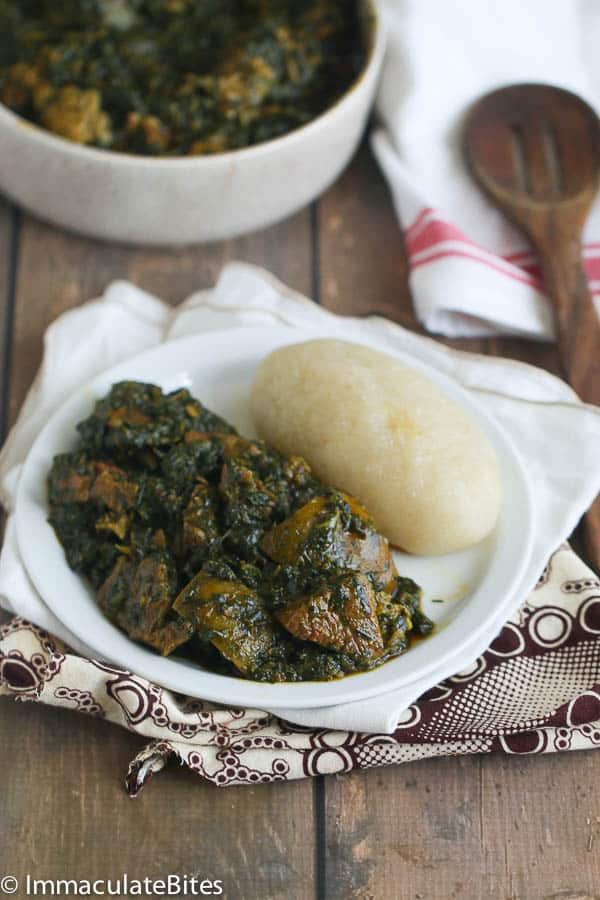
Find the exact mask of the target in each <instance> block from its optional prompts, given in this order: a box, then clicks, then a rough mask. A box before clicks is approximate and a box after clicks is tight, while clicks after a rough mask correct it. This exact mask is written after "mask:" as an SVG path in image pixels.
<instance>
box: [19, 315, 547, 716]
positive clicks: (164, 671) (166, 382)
mask: <svg viewBox="0 0 600 900" xmlns="http://www.w3.org/2000/svg"><path fill="white" fill-rule="evenodd" d="M324 336H331V333H327V330H326V329H322V330H321V331H316V330H315V331H312V330H305V329H300V328H298V327H291V326H287V325H277V326H258V325H255V326H243V327H239V328H229V329H225V330H222V331H213V332H208V333H204V334H200V335H193V336H188V337H183V338H179V339H177V340H174V341H169V342H167V343H164V344H161V345H159V346H158V347H156V348H153V349H151V350H148V351H145V352H144V353H142V354H140V355H138V356H136V357H133V358H131V359H130V360H127V361H125V362H123V363H120V364H118V365H117V366H115V367H113V368H111V369H109V370H108V371H106V372H103V373H101V374H100V375H98V376H97V377H96V378H94V379H93V380H92V381H91V382H90V383H89V384H87V385H85V386H83V387H82V388H80V389H79V390H78V391H77V392H76V393H75V394H73V395H72V396H71V397H70V398H69V399H68V400H67V401H66V402H65V403H64V404H63V405H62V406H61V407H60V408H59V409H58V410H57V411H56V412H55V413H54V414H53V415H52V416H51V417H50V419H49V421H48V422H47V423H46V425H45V427H44V428H43V429H42V431H41V432H40V434H39V435H38V437H37V438H36V440H35V442H34V443H33V446H32V447H31V450H30V452H29V454H28V456H27V458H26V460H25V463H24V465H23V469H22V472H21V476H20V481H19V487H18V493H17V503H16V531H17V540H18V544H19V549H20V552H21V556H22V558H23V561H24V564H25V567H26V569H27V572H28V574H29V576H30V578H31V580H32V582H33V584H34V585H35V587H36V589H37V590H38V592H39V593H40V595H41V596H42V598H43V600H44V602H45V603H46V604H47V606H48V607H49V608H50V609H51V610H52V612H53V613H54V614H55V615H56V616H57V618H58V619H59V620H60V621H61V622H62V624H63V625H64V626H65V627H66V628H68V629H69V631H70V632H72V634H74V635H75V636H76V637H77V638H79V640H81V641H82V642H83V643H85V644H86V645H87V646H88V647H90V648H91V649H92V650H93V651H94V652H95V653H97V654H99V656H100V658H102V659H103V660H108V661H110V662H112V663H114V664H116V665H118V666H120V667H123V666H125V667H127V668H128V669H129V670H131V671H132V672H133V673H135V674H137V675H139V676H142V677H145V678H147V679H148V680H150V681H152V682H154V683H157V684H159V685H162V686H163V687H166V688H169V689H171V690H174V691H177V692H178V693H181V694H186V695H189V696H193V697H199V698H202V699H206V700H211V701H215V702H219V703H226V704H229V705H234V706H246V707H248V706H250V707H254V708H269V707H272V708H280V709H286V708H287V709H298V708H317V707H327V706H333V705H337V704H341V703H350V702H355V701H357V700H363V699H367V698H369V697H374V696H376V695H379V694H383V693H388V692H390V691H393V690H396V689H399V688H405V687H408V686H409V685H410V684H412V683H413V682H415V681H417V680H420V679H422V678H424V677H431V678H433V675H434V673H435V671H437V670H442V668H443V667H447V666H448V664H449V662H450V661H451V660H452V659H454V658H455V657H456V659H457V668H459V667H460V663H458V660H459V659H460V658H461V654H462V653H463V651H464V650H465V649H467V650H468V646H470V645H472V644H473V643H474V641H475V640H476V638H477V636H478V635H479V634H481V633H483V632H484V630H485V628H486V625H487V624H488V623H489V622H490V621H491V619H492V618H493V617H495V616H498V615H499V613H500V610H501V609H502V608H506V610H507V614H508V611H509V610H510V609H511V608H512V606H513V605H514V599H515V598H514V595H515V591H516V590H517V589H518V587H519V586H520V583H521V580H522V577H523V574H524V572H525V568H526V566H527V562H528V560H529V558H530V554H531V549H532V542H533V506H532V499H531V493H530V489H529V484H528V481H527V477H526V474H525V471H524V468H523V464H522V462H521V460H520V457H519V454H518V452H517V450H516V449H515V447H514V446H513V443H512V441H511V440H510V437H509V436H508V435H507V434H506V432H505V431H504V429H503V428H502V427H501V426H500V425H499V424H498V422H497V421H495V419H493V418H492V417H491V416H490V415H489V414H488V413H487V412H486V410H485V409H484V407H483V406H482V405H481V403H480V402H479V401H478V400H477V399H475V398H473V397H472V396H470V395H469V394H468V393H467V392H466V391H465V390H464V389H463V388H462V387H461V386H460V385H459V384H458V383H457V382H456V381H454V380H453V379H451V378H450V377H448V376H446V375H445V374H443V373H441V372H439V371H438V370H437V369H435V368H434V367H432V366H430V365H429V364H427V363H424V362H423V361H421V360H420V359H418V358H416V357H414V356H412V355H410V354H408V353H404V352H401V351H398V350H395V349H394V348H391V347H389V346H388V345H387V344H385V343H384V342H382V341H378V340H377V338H376V337H373V336H372V335H363V336H359V337H354V336H353V337H352V339H351V340H352V341H353V342H355V343H364V344H367V345H370V346H373V347H376V348H378V349H381V350H383V352H386V353H388V354H389V355H391V356H394V357H396V358H397V359H399V360H401V361H403V362H405V363H406V364H407V365H409V366H412V367H413V368H414V369H417V370H420V371H422V372H423V373H424V374H426V375H427V376H428V377H429V378H430V379H431V380H432V381H434V382H436V383H437V384H438V385H439V386H440V387H441V388H442V389H443V390H444V391H445V392H446V393H447V394H448V395H449V396H450V397H452V398H453V399H454V400H455V402H457V403H459V404H460V405H461V406H462V407H463V408H465V409H466V410H467V411H469V412H470V413H471V415H473V416H474V417H475V418H476V419H477V421H478V422H479V424H480V426H481V427H482V428H483V430H484V432H485V433H486V435H487V436H488V438H489V439H490V440H491V441H492V443H493V445H494V446H495V448H496V450H497V453H498V458H499V462H500V467H501V472H502V480H503V484H504V503H503V507H502V510H501V513H500V518H499V521H498V524H497V526H496V529H495V532H494V534H493V536H492V537H491V538H490V540H492V541H493V552H492V553H491V558H490V562H489V566H488V567H487V569H486V571H485V572H484V574H483V576H482V578H481V580H480V581H479V583H478V584H477V585H476V586H475V587H474V589H473V590H472V591H471V592H470V594H469V597H468V599H467V600H466V601H465V603H464V605H463V606H462V608H461V609H460V610H459V611H458V612H457V614H456V616H455V618H454V619H453V620H452V621H451V622H449V623H448V624H447V625H445V626H444V627H443V628H441V629H440V630H439V631H438V632H437V633H434V634H433V635H432V636H431V637H429V638H427V639H426V640H424V641H420V642H418V643H417V645H416V646H413V647H411V648H410V649H409V651H408V652H407V653H405V654H403V655H402V656H400V657H398V658H396V659H394V660H391V661H390V662H387V663H385V664H384V665H382V666H381V667H379V668H377V669H374V670H372V671H371V672H365V673H360V674H357V675H352V676H348V677H346V678H343V679H340V680H339V681H330V682H301V683H287V682H286V683H283V684H271V683H262V682H254V681H248V680H246V679H242V678H236V677H231V676H224V675H217V674H215V673H213V672H208V671H206V670H204V669H202V668H200V667H199V666H198V665H195V664H193V663H190V662H188V661H183V660H181V659H176V658H174V657H168V658H164V657H161V656H159V655H157V654H156V653H154V652H153V651H152V650H150V649H148V648H145V647H143V646H141V645H139V644H136V643H135V642H134V641H132V640H131V639H130V638H129V637H127V636H126V635H125V634H124V633H123V632H121V631H120V630H119V629H117V628H116V627H115V626H114V625H112V624H111V623H110V622H109V621H108V620H107V619H106V618H105V617H104V615H103V614H102V612H101V610H100V608H99V606H98V605H97V604H96V602H95V601H94V598H93V592H92V590H91V588H89V587H88V586H87V584H86V583H85V582H84V580H83V579H82V578H81V577H80V576H79V575H76V574H75V573H74V572H72V571H71V569H69V567H68V566H67V563H66V561H65V558H64V554H63V550H62V547H61V545H60V544H59V542H58V539H57V538H56V536H55V534H54V531H53V529H52V527H51V526H50V525H49V523H48V521H47V505H46V488H45V484H46V475H47V472H48V470H49V467H50V464H51V460H52V457H53V456H54V454H55V453H58V452H64V451H66V450H68V449H70V448H71V447H72V446H73V443H74V437H75V432H74V425H75V424H76V423H77V422H78V421H80V419H82V418H83V417H85V416H86V415H87V414H89V412H90V411H91V408H92V406H93V403H94V402H95V400H96V399H98V398H99V397H100V396H102V395H103V394H105V393H106V391H107V390H108V389H109V388H110V386H111V385H112V384H113V383H114V382H116V381H119V380H123V379H125V378H132V379H136V380H144V381H152V382H154V383H157V384H159V385H161V386H162V387H166V388H167V389H169V390H170V389H173V388H175V387H177V386H179V385H183V384H186V383H187V384H190V383H191V381H192V380H193V378H191V377H190V374H189V373H190V372H191V371H193V370H194V366H195V367H196V371H197V372H204V377H205V381H206V380H207V377H208V375H207V373H208V372H209V371H213V372H215V371H218V367H219V366H221V367H223V366H224V367H225V368H227V366H230V367H233V371H234V372H235V371H236V370H237V371H238V373H239V372H241V371H242V370H243V367H244V366H246V367H248V366H251V367H252V366H256V365H257V364H258V362H259V361H260V359H262V358H263V357H264V356H265V355H266V354H267V353H269V352H270V351H271V350H273V349H275V348H276V347H279V346H282V345H284V344H291V343H299V342H302V341H304V340H314V339H315V338H319V337H324ZM205 370H206V371H205ZM238 377H239V374H238ZM178 379H179V380H178ZM194 390H195V391H196V392H197V393H199V391H198V387H197V386H196V387H195V388H194ZM199 399H200V400H202V396H200V397H199ZM215 411H216V412H219V409H216V410H215ZM428 563H429V564H431V565H435V557H430V558H427V560H426V561H425V563H424V565H425V564H428ZM490 597H492V598H494V601H493V602H491V603H490V601H489V598H490ZM67 598H68V599H67Z"/></svg>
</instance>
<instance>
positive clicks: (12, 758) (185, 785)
mask: <svg viewBox="0 0 600 900" xmlns="http://www.w3.org/2000/svg"><path fill="white" fill-rule="evenodd" d="M311 220H312V222H313V224H315V225H316V226H317V228H316V231H315V233H314V234H311V227H310V226H311ZM2 235H3V231H2V219H1V218H0V257H1V256H2V252H3V251H2V247H3V246H4V244H3V243H2V242H3V237H2ZM312 246H315V247H316V250H317V253H318V257H319V263H320V265H319V270H318V271H317V269H316V268H315V269H314V271H313V270H312V249H311V248H312ZM232 258H244V259H247V260H250V261H255V262H258V263H262V264H264V265H267V266H268V267H269V268H271V269H272V270H273V271H274V272H275V273H276V274H278V275H279V276H281V277H282V278H283V279H285V280H286V281H287V282H288V283H291V284H292V285H293V286H294V287H297V288H298V289H300V290H303V291H305V292H310V289H311V283H314V286H315V287H316V288H319V287H320V293H321V298H322V300H323V301H324V303H325V304H326V305H327V306H328V307H329V308H330V309H335V310H336V311H337V312H342V313H347V314H352V315H364V314H367V313H371V312H381V313H384V314H385V315H388V316H389V317H390V318H392V319H395V320H396V321H399V322H401V323H402V324H403V325H405V326H406V327H410V328H416V327H417V326H416V323H415V320H414V314H413V311H412V306H411V303H410V294H409V290H408V285H407V270H406V261H405V257H404V252H403V248H402V241H401V238H400V233H399V230H398V227H397V223H396V220H395V216H394V213H393V210H392V207H391V203H390V201H389V198H388V195H387V192H386V189H385V187H384V185H383V182H382V180H381V178H380V176H379V174H378V172H377V170H376V167H375V165H374V163H373V161H372V160H371V158H370V156H369V154H368V152H367V151H365V150H364V149H363V151H361V153H360V155H359V157H358V159H357V161H356V162H355V163H354V164H353V165H352V166H351V168H350V169H349V170H348V171H347V173H346V174H345V175H344V177H343V179H342V180H341V181H340V182H338V184H336V185H335V186H334V187H333V188H332V189H331V190H330V191H329V192H328V193H327V194H326V195H325V197H324V198H323V200H322V201H321V203H320V204H319V208H318V213H317V215H314V214H313V215H312V216H311V214H310V213H309V212H308V211H305V212H303V213H302V214H301V215H299V216H297V217H296V218H295V219H293V220H291V221H290V222H287V223H284V224H282V225H280V226H278V227H277V228H274V229H271V230H269V231H267V232H264V233H262V234H258V235H254V236H252V237H250V238H247V239H245V240H243V241H237V242H231V243H227V244H219V245H215V246H213V247H205V248H193V249H189V250H188V249H185V250H178V251H173V252H169V251H164V252H156V251H151V252H145V251H141V250H132V249H128V248H123V247H118V246H112V245H104V244H98V243H95V242H92V241H88V240H86V239H83V238H78V237H75V236H72V235H66V234H64V233H62V232H59V231H55V230H54V229H52V228H50V227H48V226H46V225H42V224H39V223H37V222H35V221H33V220H31V219H26V220H25V222H24V225H23V229H22V234H21V239H20V256H19V265H18V271H17V306H16V310H15V323H14V324H15V335H14V342H13V344H12V347H13V353H12V376H13V380H12V388H11V410H12V414H13V415H14V414H15V413H16V411H17V409H18V405H19V404H20V402H21V401H22V399H23V397H24V394H25V392H26V390H27V387H28V385H29V383H30V381H31V378H32V376H33V374H34V372H35V369H36V368H37V365H38V363H39V358H40V352H41V338H42V333H43V329H44V327H45V326H46V325H47V324H48V322H49V321H50V320H51V319H52V318H53V317H54V316H55V315H56V314H57V313H59V312H60V311H62V310H64V309H68V308H70V307H72V306H74V305H77V304H78V303H80V302H82V301H83V300H85V299H87V298H88V297H91V296H94V295H97V294H98V293H100V292H101V291H102V289H103V288H104V287H105V285H106V283H107V282H108V281H110V280H111V279H112V278H115V277H128V278H131V279H132V280H134V281H135V282H136V283H138V284H140V285H141V286H142V287H145V288H148V289H149V290H152V291H154V292H156V293H157V294H159V295H161V296H163V297H165V298H166V299H168V300H169V301H170V302H177V301H178V300H180V299H182V298H183V297H184V296H185V295H186V294H188V293H189V292H190V291H192V290H194V289H196V288H197V287H202V286H206V285H208V284H211V283H212V282H213V281H214V278H215V276H216V274H217V273H218V270H219V268H220V267H221V265H222V263H223V262H224V261H225V260H228V259H232ZM1 291H2V281H1V279H0V297H1V296H2V294H1ZM455 345H458V346H460V347H461V348H463V349H473V350H477V351H479V352H489V353H493V354H496V355H503V356H512V357H515V358H519V359H523V360H525V361H529V362H532V363H534V364H535V365H541V366H544V367H546V368H548V369H550V370H551V371H558V365H559V364H558V358H557V353H556V350H555V348H553V347H549V346H547V345H541V344H537V343H529V342H526V341H520V340H494V341H487V342H484V341H461V342H455ZM141 744H142V742H141V741H140V740H139V739H138V738H136V737H135V736H133V735H130V734H128V733H126V732H124V731H122V730H120V729H118V728H115V727H112V726H109V725H106V724H104V723H102V722H98V721H95V720H92V719H87V718H85V717H82V716H78V715H75V714H68V713H65V712H63V711H61V712H58V711H56V710H51V709H45V708H41V707H37V706H34V705H33V704H15V703H10V702H8V701H4V700H1V701H0V873H2V872H14V874H15V875H22V874H23V873H25V872H27V871H31V872H33V873H35V874H36V876H37V877H47V878H49V877H52V876H54V877H59V876H60V877H66V876H67V875H68V876H70V877H75V878H76V877H81V878H83V877H86V878H93V877H98V878H107V877H116V876H117V875H119V874H121V873H122V872H123V871H127V872H128V873H129V874H130V875H131V876H132V877H136V876H138V877H139V876H142V875H151V876H152V875H153V876H156V877H159V876H164V875H165V874H168V873H169V872H177V873H179V874H185V873H188V874H196V875H198V874H206V875H207V877H211V876H212V877H215V878H220V877H222V878H223V880H224V882H225V885H226V887H227V890H226V897H227V898H234V897H235V898H242V900H246V898H248V900H254V898H259V897H260V898H286V900H287V898H289V900H304V898H308V897H311V898H312V897H316V898H317V900H325V898H327V900H337V898H344V900H346V898H348V900H352V898H361V900H388V898H390V900H392V898H393V900H396V898H399V897H401V898H403V900H450V898H453V897H456V898H459V897H460V898H461V900H463V898H464V900H479V898H482V900H483V898H486V900H487V898H491V900H600V872H599V870H598V865H599V860H600V821H597V820H600V801H599V800H598V799H597V791H596V790H595V785H596V784H597V783H598V780H599V778H600V753H585V754H583V753H569V754H563V755H556V756H539V757H535V758H521V757H519V758H517V757H510V758H506V757H500V756H494V757H469V758H451V759H440V760H428V761H423V762H417V763H408V764H405V765H403V766H400V767H397V768H389V769H378V770H370V771H365V772H357V773H353V774H352V775H349V776H345V777H341V778H339V777H332V778H329V779H325V780H319V781H312V782H310V781H304V782H298V783H289V784H286V785H271V786H269V785H266V786H261V787H260V788H248V787H241V788H228V789H226V790H219V789H216V788H213V787H211V786H208V785H205V784H203V783H202V782H201V781H200V780H199V779H198V778H196V777H195V776H192V775H191V774H189V773H187V772H185V771H184V770H182V769H179V768H178V767H177V766H175V765H172V766H171V767H170V769H169V770H168V771H166V772H164V773H162V774H161V775H160V776H158V777H157V779H156V781H155V782H154V783H153V784H151V785H149V787H148V788H147V790H146V791H145V793H144V794H142V796H141V797H140V798H139V799H138V800H136V801H130V800H128V798H127V797H126V796H125V794H124V792H123V790H122V786H121V776H122V774H123V773H124V771H125V768H126V766H127V762H128V761H129V759H130V758H131V756H132V755H133V754H134V753H135V752H136V751H137V750H138V749H139V748H140V746H141ZM313 797H314V798H315V800H316V802H313Z"/></svg>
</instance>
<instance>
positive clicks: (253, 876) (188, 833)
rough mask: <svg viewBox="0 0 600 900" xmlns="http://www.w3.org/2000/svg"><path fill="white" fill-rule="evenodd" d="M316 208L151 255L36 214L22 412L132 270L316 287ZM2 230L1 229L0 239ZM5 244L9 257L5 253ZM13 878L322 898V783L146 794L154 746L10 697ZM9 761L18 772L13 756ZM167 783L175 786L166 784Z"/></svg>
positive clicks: (21, 303)
mask: <svg viewBox="0 0 600 900" xmlns="http://www.w3.org/2000/svg"><path fill="white" fill-rule="evenodd" d="M310 225H311V214H310V211H309V210H307V211H304V212H303V213H301V214H300V215H299V216H297V217H295V218H294V219H292V220H291V221H289V222H287V223H285V224H284V225H282V226H279V228H277V229H276V231H270V232H269V231H267V232H263V233H262V234H260V235H256V236H255V237H250V238H246V239H244V240H242V241H236V242H228V243H224V244H220V245H216V246H213V247H209V248H193V249H185V250H178V251H165V252H156V251H144V250H139V249H131V248H125V247H118V246H112V245H109V244H97V243H95V242H93V241H89V240H87V239H85V238H80V237H75V236H73V235H68V234H66V233H64V232H62V231H59V230H55V229H53V228H51V227H49V226H47V225H44V224H42V223H40V222H37V221H34V220H33V219H31V218H28V217H26V218H25V219H24V220H23V223H22V227H21V233H20V239H19V257H18V265H17V271H16V296H15V309H14V323H13V334H12V338H11V343H12V366H11V379H10V412H11V418H14V416H15V415H16V412H17V411H18V408H19V406H20V404H21V403H22V401H23V398H24V396H25V393H26V391H27V388H28V387H29V384H30V383H31V380H32V378H33V375H34V374H35V371H36V369H37V367H38V365H39V361H40V355H41V349H42V335H43V332H44V329H45V328H46V326H47V325H48V324H49V322H51V321H52V320H53V319H54V318H55V317H56V316H57V315H59V313H61V312H63V311H64V310H67V309H70V308H72V307H74V306H77V305H78V304H79V303H81V302H82V301H84V300H87V299H89V298H91V297H94V296H96V295H98V294H100V293H101V292H102V290H103V289H104V288H105V286H106V285H107V283H108V282H110V281H111V280H112V279H114V278H130V279H131V280H132V281H134V282H135V283H137V284H138V285H140V286H141V287H143V288H146V289H147V290H150V291H152V292H155V293H156V294H158V295H160V296H161V297H163V298H165V299H166V300H168V301H169V302H178V301H180V300H183V299H184V298H185V296H186V295H187V294H189V293H191V292H192V291H193V290H195V289H197V288H199V287H206V286H207V285H211V284H212V283H213V282H214V280H215V277H216V275H217V274H218V271H219V269H220V268H221V266H222V264H223V263H224V262H225V261H226V260H228V259H231V258H237V259H246V260H248V261H253V262H256V263H259V264H261V265H266V266H268V267H269V268H271V269H272V270H273V271H274V272H275V273H276V274H278V275H280V276H281V277H282V278H283V279H285V280H286V281H287V282H289V283H291V284H293V285H295V286H296V287H297V288H298V289H300V290H303V291H305V292H310V287H311V282H312V241H311V228H310ZM1 235H2V232H1V231H0V240H1ZM2 246H3V245H2V244H1V243H0V253H1V252H2ZM0 734H1V735H2V746H1V751H0V754H1V761H2V762H1V764H0V798H1V800H0V804H1V805H0V823H1V824H0V829H1V830H0V835H1V836H0V874H1V873H2V872H5V873H8V872H9V873H10V874H13V875H15V876H17V877H19V878H22V877H23V876H24V875H25V874H26V873H27V872H31V873H33V874H35V877H38V878H59V877H62V878H64V877H67V875H68V877H69V878H76V879H78V878H86V879H94V878H116V877H118V876H119V875H121V874H122V873H124V872H127V873H128V874H129V875H130V876H131V877H132V878H142V877H145V876H149V877H155V878H159V877H163V876H165V875H168V874H171V873H177V874H180V875H184V874H190V875H191V874H193V875H197V876H200V875H201V876H202V877H207V878H221V879H222V880H223V882H224V884H225V886H226V889H227V893H226V896H227V897H232V898H233V897H240V898H265V897H269V898H271V897H272V898H282V900H283V898H288V897H289V896H290V895H289V886H290V884H293V885H294V890H295V891H296V893H295V896H297V897H299V898H308V897H313V896H314V882H315V874H314V865H315V857H316V854H315V830H314V827H313V819H314V808H313V794H314V790H315V787H314V784H313V783H312V782H310V781H302V782H297V783H295V784H290V785H289V786H287V787H286V791H285V800H284V798H283V797H282V792H281V790H280V788H279V786H278V785H261V786H259V787H256V788H254V787H252V788H245V787H243V788H231V789H228V790H226V791H219V790H216V789H214V788H213V787H212V786H210V785H208V784H205V783H203V782H202V781H201V780H200V779H199V778H197V777H195V776H193V775H191V774H190V773H189V772H187V771H184V770H181V769H178V768H177V767H176V766H173V767H172V770H171V771H170V772H169V773H168V774H163V775H162V776H161V778H160V780H157V782H156V783H155V784H153V785H151V787H150V788H149V789H148V790H147V791H146V792H145V793H144V794H143V795H142V796H141V797H140V798H139V799H138V800H136V801H135V802H133V801H130V800H128V798H127V796H126V795H125V793H124V791H123V785H122V779H123V777H124V775H125V772H126V769H127V763H128V761H129V760H130V759H131V758H133V756H134V755H135V753H136V752H137V751H138V750H139V749H141V747H142V746H143V741H140V739H139V738H136V737H135V736H133V735H130V734H128V733H126V732H124V731H121V730H120V729H117V728H114V727H112V726H109V725H106V724H105V723H102V722H97V721H94V720H90V719H85V718H83V717H81V716H74V715H72V714H69V713H66V714H65V713H64V712H59V711H57V710H52V709H42V708H37V707H35V706H34V705H31V704H30V705H28V704H16V703H8V702H6V701H4V702H2V703H1V704H0ZM9 760H10V766H9V765H8V761H9ZM163 779H164V780H163Z"/></svg>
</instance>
